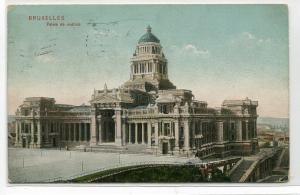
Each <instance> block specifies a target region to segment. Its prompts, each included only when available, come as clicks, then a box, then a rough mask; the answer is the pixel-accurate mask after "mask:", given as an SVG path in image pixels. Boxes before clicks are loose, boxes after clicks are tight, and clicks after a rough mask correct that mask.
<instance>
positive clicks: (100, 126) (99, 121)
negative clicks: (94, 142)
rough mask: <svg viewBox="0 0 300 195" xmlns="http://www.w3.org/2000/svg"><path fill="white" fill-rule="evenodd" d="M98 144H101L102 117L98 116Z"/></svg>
mask: <svg viewBox="0 0 300 195" xmlns="http://www.w3.org/2000/svg"><path fill="white" fill-rule="evenodd" d="M97 118H98V144H101V143H102V124H103V122H102V117H101V116H98V117H97Z"/></svg>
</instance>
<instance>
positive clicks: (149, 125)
mask: <svg viewBox="0 0 300 195" xmlns="http://www.w3.org/2000/svg"><path fill="white" fill-rule="evenodd" d="M151 131H152V127H151V123H147V139H148V140H147V145H148V147H151Z"/></svg>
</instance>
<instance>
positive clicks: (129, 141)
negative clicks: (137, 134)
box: [128, 123, 132, 144]
mask: <svg viewBox="0 0 300 195" xmlns="http://www.w3.org/2000/svg"><path fill="white" fill-rule="evenodd" d="M128 125H129V129H128V143H129V144H132V140H131V129H132V124H131V123H128Z"/></svg>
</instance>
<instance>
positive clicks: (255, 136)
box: [253, 120, 257, 138]
mask: <svg viewBox="0 0 300 195" xmlns="http://www.w3.org/2000/svg"><path fill="white" fill-rule="evenodd" d="M253 126H254V127H253V128H254V130H253V131H254V132H253V133H254V134H253V136H254V138H257V126H256V120H253Z"/></svg>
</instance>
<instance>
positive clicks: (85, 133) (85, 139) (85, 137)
mask: <svg viewBox="0 0 300 195" xmlns="http://www.w3.org/2000/svg"><path fill="white" fill-rule="evenodd" d="M83 124H84V141H86V142H87V141H88V137H87V131H88V130H87V123H83Z"/></svg>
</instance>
